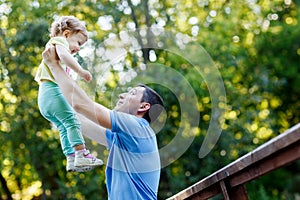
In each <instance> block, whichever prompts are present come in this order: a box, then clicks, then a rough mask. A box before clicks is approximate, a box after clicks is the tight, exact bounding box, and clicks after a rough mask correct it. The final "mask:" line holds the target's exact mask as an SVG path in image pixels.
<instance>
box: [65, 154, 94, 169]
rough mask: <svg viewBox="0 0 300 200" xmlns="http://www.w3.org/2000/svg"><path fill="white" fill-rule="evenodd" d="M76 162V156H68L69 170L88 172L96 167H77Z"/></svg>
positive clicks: (67, 167)
mask: <svg viewBox="0 0 300 200" xmlns="http://www.w3.org/2000/svg"><path fill="white" fill-rule="evenodd" d="M74 162H75V156H68V157H67V166H66V170H67V172H87V171H90V170H92V169H94V167H91V166H82V167H75V165H74Z"/></svg>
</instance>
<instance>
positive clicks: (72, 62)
mask: <svg viewBox="0 0 300 200" xmlns="http://www.w3.org/2000/svg"><path fill="white" fill-rule="evenodd" d="M55 47H56V52H57V55H58V57H59V59H60V60H61V61H62V62H63V63H65V64H66V65H67V66H68V67H70V68H71V69H73V70H74V71H75V72H76V73H78V74H79V76H81V77H82V78H84V79H85V80H86V81H88V82H89V81H91V80H92V75H91V73H90V72H89V71H87V70H85V69H83V68H82V67H81V66H80V65H79V63H78V62H77V61H76V59H75V58H74V57H73V56H72V55H71V54H70V52H68V50H67V49H66V48H65V47H63V46H61V45H55Z"/></svg>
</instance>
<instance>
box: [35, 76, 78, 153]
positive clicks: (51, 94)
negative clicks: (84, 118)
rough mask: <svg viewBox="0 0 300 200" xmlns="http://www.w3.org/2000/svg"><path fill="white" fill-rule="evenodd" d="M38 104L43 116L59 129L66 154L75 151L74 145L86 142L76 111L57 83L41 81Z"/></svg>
mask: <svg viewBox="0 0 300 200" xmlns="http://www.w3.org/2000/svg"><path fill="white" fill-rule="evenodd" d="M38 106H39V109H40V112H41V114H42V115H43V117H44V118H46V119H47V120H49V121H50V122H52V123H53V124H54V125H55V126H56V127H57V129H58V130H59V132H60V142H61V147H62V150H63V153H64V154H65V155H66V156H68V155H70V154H72V153H74V152H75V151H74V149H73V147H74V146H76V145H79V144H84V139H83V137H82V134H81V127H80V122H79V120H78V118H77V116H76V113H75V111H74V109H73V108H72V106H71V105H70V104H69V103H68V101H67V100H66V99H65V97H64V96H63V94H62V92H61V90H60V88H59V87H58V85H57V84H56V83H53V82H42V83H41V85H40V87H39V95H38Z"/></svg>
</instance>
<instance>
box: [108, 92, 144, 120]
mask: <svg viewBox="0 0 300 200" xmlns="http://www.w3.org/2000/svg"><path fill="white" fill-rule="evenodd" d="M144 90H145V88H144V87H135V88H132V89H131V90H129V92H127V93H122V94H120V95H119V101H118V102H117V105H116V107H115V109H114V110H116V111H119V112H124V113H128V114H132V115H136V114H137V112H138V109H139V108H140V106H141V105H142V103H141V100H142V97H143V92H144Z"/></svg>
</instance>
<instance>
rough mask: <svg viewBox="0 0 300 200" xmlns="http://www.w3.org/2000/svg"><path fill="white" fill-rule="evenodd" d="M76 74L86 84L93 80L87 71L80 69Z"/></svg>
mask: <svg viewBox="0 0 300 200" xmlns="http://www.w3.org/2000/svg"><path fill="white" fill-rule="evenodd" d="M78 74H79V76H81V77H82V78H84V80H86V82H88V83H89V82H91V80H92V79H93V77H92V74H91V73H90V72H89V71H88V70H85V69H82V70H80V72H79V73H78Z"/></svg>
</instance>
